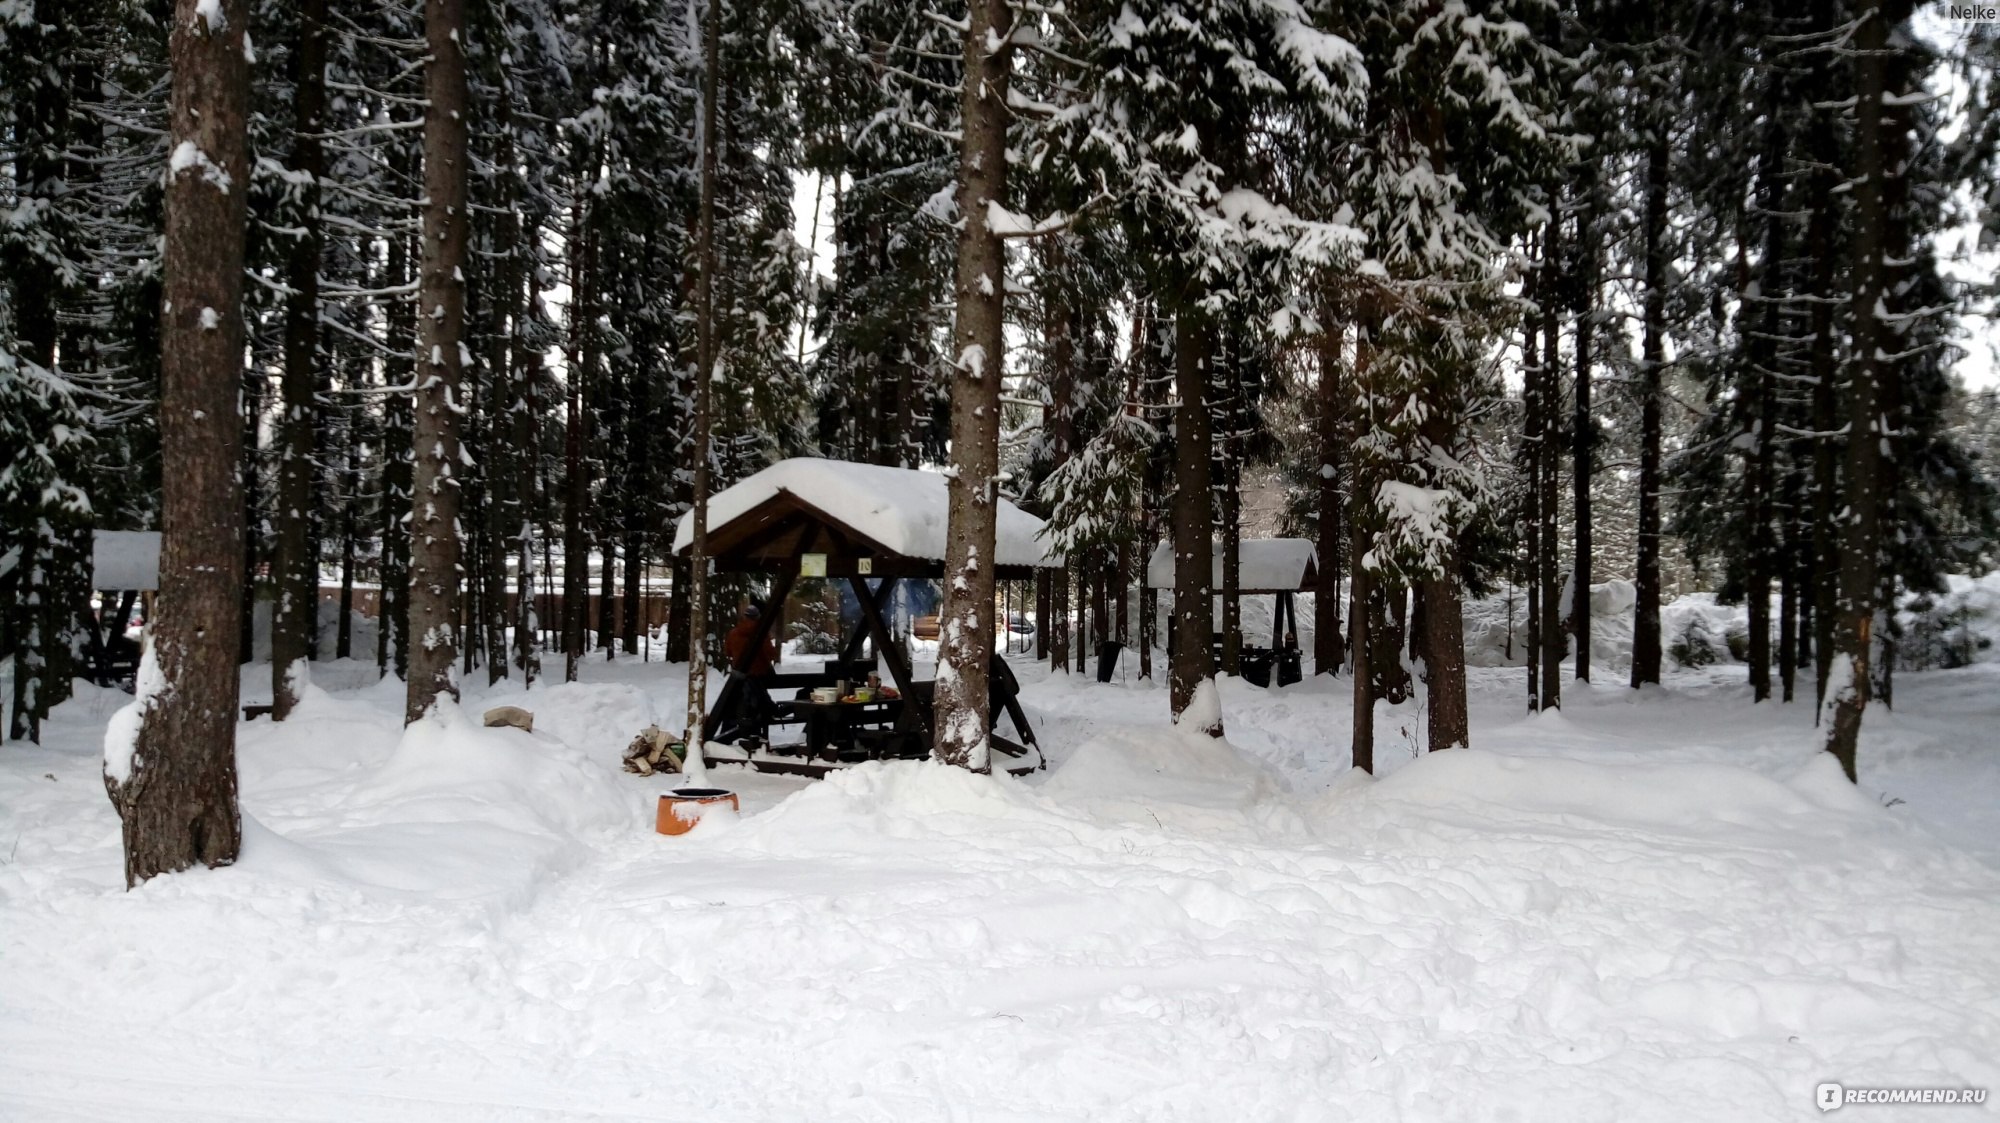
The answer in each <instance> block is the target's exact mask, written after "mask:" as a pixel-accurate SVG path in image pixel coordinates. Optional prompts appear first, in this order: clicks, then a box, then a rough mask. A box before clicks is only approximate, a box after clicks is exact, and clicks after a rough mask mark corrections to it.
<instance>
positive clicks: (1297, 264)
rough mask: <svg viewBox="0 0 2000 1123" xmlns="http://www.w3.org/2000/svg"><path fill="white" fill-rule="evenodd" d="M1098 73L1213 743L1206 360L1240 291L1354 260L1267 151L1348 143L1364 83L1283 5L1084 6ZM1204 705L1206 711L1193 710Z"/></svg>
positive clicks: (1185, 714) (1190, 651)
mask: <svg viewBox="0 0 2000 1123" xmlns="http://www.w3.org/2000/svg"><path fill="white" fill-rule="evenodd" d="M1086 18H1087V19H1089V20H1091V21H1093V22H1092V23H1091V24H1090V26H1091V35H1092V36H1093V38H1094V39H1095V40H1096V43H1097V46H1096V49H1095V50H1094V52H1093V55H1092V61H1093V62H1094V63H1095V64H1096V66H1097V67H1098V70H1099V73H1100V77H1099V80H1098V82H1097V83H1096V87H1095V89H1094V90H1093V92H1092V100H1091V104H1090V111H1089V113H1088V114H1087V115H1080V121H1081V131H1082V132H1083V136H1084V139H1083V140H1082V141H1081V145H1082V147H1083V148H1084V150H1085V151H1086V152H1088V153H1089V154H1090V156H1091V157H1092V158H1093V159H1095V160H1097V161H1101V166H1102V167H1103V169H1104V176H1105V179H1106V180H1107V181H1108V182H1114V183H1117V184H1119V185H1120V188H1121V198H1120V204H1119V210H1120V212H1121V217H1122V218H1123V220H1124V224H1125V228H1126V233H1127V239H1128V241H1129V243H1130V244H1131V247H1132V251H1133V253H1134V255H1135V257H1136V258H1137V259H1138V261H1139V263H1140V264H1141V267H1142V269H1143V271H1144V275H1145V281H1146V285H1147V288H1148V290H1149V291H1150V292H1151V293H1152V294H1153V295H1154V297H1155V299H1156V300H1157V301H1158V302H1159V304H1160V306H1161V308H1162V309H1163V311H1164V312H1165V314H1167V315H1169V316H1171V317H1172V319H1173V325H1174V326H1173V332H1172V337H1173V352H1174V363H1175V381H1176V384H1177V386H1178V389H1179V393H1180V401H1179V406H1178V408H1177V409H1176V411H1175V418H1174V427H1173V433H1174V442H1175V448H1176V458H1175V465H1176V474H1175V480H1174V483H1175V499H1174V518H1173V542H1174V555H1175V575H1174V619H1175V629H1174V636H1173V642H1172V654H1171V662H1170V671H1171V686H1172V690H1171V692H1170V697H1171V706H1172V711H1173V714H1174V716H1175V719H1176V720H1177V721H1181V722H1183V723H1187V724H1189V725H1190V726H1191V727H1192V728H1195V729H1199V730H1203V731H1205V732H1208V733H1211V734H1214V735H1220V734H1221V732H1222V715H1221V708H1220V706H1219V704H1217V702H1216V701H1215V696H1214V694H1213V691H1214V686H1213V684H1212V682H1211V680H1210V676H1211V674H1212V668H1211V666H1210V655H1209V632H1210V611H1211V605H1210V578H1211V574H1210V564H1211V563H1210V533H1211V525H1210V524H1211V521H1212V519H1211V497H1210V480H1209V456H1210V434H1209V416H1208V414H1209V409H1208V405H1207V403H1206V397H1207V383H1208V381H1209V378H1210V364H1209V356H1210V355H1212V354H1213V353H1214V350H1215V341H1216V338H1217V333H1218V326H1219V325H1218V324H1217V322H1216V317H1217V314H1218V313H1219V312H1220V310H1221V309H1223V308H1225V307H1227V306H1228V305H1229V304H1230V303H1231V302H1232V299H1233V297H1234V295H1235V293H1236V292H1237V290H1239V289H1245V288H1255V287H1257V286H1260V285H1263V286H1273V287H1274V288H1282V286H1281V285H1279V284H1278V282H1279V280H1280V278H1284V277H1287V276H1294V275H1297V274H1298V273H1299V271H1301V270H1306V269H1334V270H1339V269H1342V268H1344V267H1345V266H1347V265H1349V264H1351V262H1352V260H1353V258H1354V256H1355V251H1356V248H1357V244H1358V242H1359V240H1360V238H1359V235H1358V233H1357V232H1356V231H1354V230H1353V229H1351V228H1350V227H1348V226H1345V225H1343V224H1341V223H1339V222H1335V221H1331V219H1333V217H1334V216H1335V209H1334V200H1332V199H1331V198H1330V196H1329V195H1328V194H1327V193H1326V192H1325V191H1324V190H1315V189H1314V187H1315V185H1314V184H1313V182H1312V181H1310V180H1305V179H1300V178H1294V179H1281V178H1280V177H1278V176H1276V175H1275V174H1274V172H1275V168H1274V164H1275V160H1274V159H1273V156H1274V154H1275V153H1277V152H1279V151H1281V150H1282V149H1284V148H1285V147H1287V146H1296V145H1300V144H1302V143H1303V141H1302V138H1304V137H1309V136H1314V135H1327V136H1332V135H1342V136H1344V135H1350V134H1351V133H1352V132H1353V131H1354V130H1355V129H1356V128H1357V127H1358V126H1359V124H1360V120H1359V118H1360V111H1361V106H1362V94H1363V90H1364V88H1365V86H1366V75H1365V73H1364V70H1363V65H1362V59H1361V56H1360V53H1359V52H1358V51H1356V50H1355V48H1354V46H1353V45H1352V44H1351V43H1349V42H1348V41H1347V40H1346V39H1343V38H1341V37H1340V36H1339V35H1337V34H1334V33H1332V32H1330V31H1327V30H1325V29H1324V28H1322V27H1320V26H1316V23H1315V17H1314V15H1313V13H1312V12H1310V11H1309V10H1308V9H1307V8H1305V7H1303V6H1301V5H1299V4H1297V3H1294V2H1291V0H1210V2H1204V3H1198V4H1195V5H1192V6H1189V5H1186V4H1181V3H1139V4H1127V5H1122V6H1109V5H1107V6H1104V7H1093V8H1092V9H1090V11H1089V12H1088V13H1087V15H1086ZM1198 699H1199V700H1198Z"/></svg>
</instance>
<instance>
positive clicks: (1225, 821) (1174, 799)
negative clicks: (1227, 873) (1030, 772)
mask: <svg viewBox="0 0 2000 1123" xmlns="http://www.w3.org/2000/svg"><path fill="white" fill-rule="evenodd" d="M1039 791H1040V792H1041V794H1042V795H1044V796H1046V797H1047V798H1049V799H1050V800H1052V801H1054V802H1055V803H1057V804H1059V805H1060V806H1062V807H1064V808H1066V809H1069V810H1072V811H1075V812H1077V813H1078V814H1080V815H1082V816H1084V817H1086V818H1089V819H1093V820H1097V821H1100V822H1116V823H1126V824H1131V825H1137V826H1147V825H1151V826H1155V827H1158V828H1160V829H1165V830H1174V831H1185V832H1188V833H1201V832H1204V831H1228V830H1230V829H1232V828H1235V829H1241V828H1244V827H1255V826H1257V825H1260V824H1261V825H1265V826H1275V827H1276V828H1277V829H1279V830H1282V831H1286V832H1293V831H1296V830H1297V829H1298V820H1297V817H1296V815H1294V814H1293V813H1292V812H1291V810H1290V809H1289V808H1288V807H1287V806H1285V805H1284V804H1283V803H1282V802H1281V801H1280V798H1279V797H1280V795H1281V790H1280V785H1279V783H1278V781H1277V779H1276V778H1275V777H1274V776H1273V774H1272V773H1271V772H1270V771H1269V770H1268V769H1266V768H1265V767H1264V766H1263V765H1261V764H1259V763H1257V762H1256V761H1254V760H1252V759H1251V758H1249V757H1248V756H1245V755H1244V754H1243V753H1242V752H1241V751H1239V750H1238V749H1237V748H1236V746H1234V745H1232V744H1230V743H1229V742H1228V741H1226V740H1223V739H1220V738H1215V737H1209V736H1206V735H1203V734H1195V735H1192V736H1190V735H1186V734H1180V733H1144V732H1140V731H1135V730H1114V731H1112V732H1108V733H1105V734H1104V735H1102V736H1099V737H1096V738H1093V739H1092V740H1090V741H1087V742H1085V743H1084V744H1083V745H1081V746H1079V747H1078V748H1077V749H1076V751H1075V752H1073V753H1071V754H1070V756H1069V758H1068V759H1067V760H1065V761H1064V762H1063V763H1062V765H1061V766H1060V767H1059V768H1057V769H1056V772H1055V774H1054V775H1052V776H1050V777H1049V778H1048V780H1047V781H1045V782H1044V783H1042V785H1041V786H1040V788H1039Z"/></svg>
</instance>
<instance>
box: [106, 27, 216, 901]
mask: <svg viewBox="0 0 2000 1123" xmlns="http://www.w3.org/2000/svg"><path fill="white" fill-rule="evenodd" d="M249 9H250V5H249V3H248V0H221V2H220V4H219V5H213V6H210V7H209V8H208V9H207V10H206V11H204V10H203V5H201V4H200V3H198V2H197V0H178V2H177V3H176V4H175V6H174V12H173V25H172V28H171V29H170V31H169V35H168V51H169V53H170V55H171V58H172V64H173V74H174V79H173V92H172V94H171V101H170V103H169V110H168V127H169V130H170V132H169V143H170V145H171V150H172V156H171V158H170V163H169V171H168V175H167V192H166V232H167V233H166V255H165V261H164V278H163V286H162V287H163V300H162V303H161V313H160V329H161V330H160V351H161V355H160V360H161V361H160V456H161V474H162V480H161V483H162V500H163V510H162V515H163V518H162V524H163V530H164V535H163V539H162V543H161V557H160V591H159V596H158V598H157V602H156V604H157V611H156V613H155V615H154V618H153V623H152V627H153V636H152V648H151V650H150V651H149V652H148V653H147V655H146V662H147V663H148V664H150V666H149V667H148V668H145V669H142V671H141V683H140V697H139V698H138V699H136V700H135V701H134V702H133V703H132V705H133V706H135V707H137V708H138V711H139V715H138V716H139V728H138V732H137V735H136V738H135V742H134V744H133V745H132V746H131V753H130V756H129V767H126V768H125V769H124V770H123V774H122V775H120V774H118V772H119V770H118V768H117V766H118V765H119V764H122V763H128V762H126V761H121V760H119V759H118V758H119V755H120V754H119V748H120V747H119V746H116V745H111V744H107V746H106V747H107V750H108V751H107V754H106V771H105V787H106V789H107V790H108V792H109V793H110V796H111V803H112V805H113V806H114V807H116V808H117V810H118V817H119V819H120V820H122V821H123V826H124V842H125V884H126V885H127V886H128V887H129V886H132V885H137V884H138V883H139V882H141V881H144V880H146V879H147V878H150V877H153V876H155V875H156V874H162V873H172V872H174V871H177V870H183V869H187V868H188V867H190V866H192V865H194V864H195V863H197V862H200V863H202V864H205V865H209V866H220V865H227V864H229V863H231V862H233V861H235V860H236V855H237V852H238V850H239V849H240V847H241V845H242V835H243V824H242V818H241V815H240V813H239V812H238V810H237V803H236V705H237V701H238V685H239V682H240V679H239V678H238V675H237V669H236V668H237V662H236V657H237V646H238V632H237V629H238V624H239V621H240V614H241V612H242V603H243V602H242V595H241V594H242V582H243V574H242V570H241V568H240V566H239V563H240V562H241V560H242V549H243V522H242V519H243V506H242V494H241V491H240V489H241V486H242V482H241V477H240V475H239V474H238V468H239V462H240V457H241V451H242V439H243V423H242V413H241V405H240V392H241V386H242V381H243V316H242V296H243V242H244V226H245V223H244V217H245V214H244V212H245V205H244V204H245V200H246V198H247V196H248V195H249V186H250V159H249V143H248V139H247V133H246V130H247V125H248V119H249V108H250V64H249V62H248V61H247V59H246V58H245V55H244V42H245V38H244V37H245V34H246V32H247V31H248V26H247V25H248V22H249V15H250V12H249ZM117 729H118V725H117V723H114V724H113V733H112V734H110V736H117V735H118V734H117Z"/></svg>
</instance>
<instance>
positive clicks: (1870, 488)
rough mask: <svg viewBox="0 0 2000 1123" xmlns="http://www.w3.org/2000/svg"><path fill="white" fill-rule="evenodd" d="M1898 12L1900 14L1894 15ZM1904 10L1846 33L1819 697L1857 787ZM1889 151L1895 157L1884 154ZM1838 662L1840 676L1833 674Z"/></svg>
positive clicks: (1876, 580)
mask: <svg viewBox="0 0 2000 1123" xmlns="http://www.w3.org/2000/svg"><path fill="white" fill-rule="evenodd" d="M1897 7H1898V8H1899V9H1902V6H1901V5H1898V6H1897ZM1907 15H1908V12H1907V10H1906V9H1902V10H1898V11H1895V12H1891V11H1890V10H1889V5H1886V4H1884V3H1882V0H1871V2H1869V3H1866V4H1864V5H1863V7H1862V10H1861V23H1860V26H1859V28H1857V29H1856V31H1855V33H1854V51H1855V53H1854V86H1855V128H1854V167H1855V173H1856V175H1855V177H1854V212H1853V231H1854V242H1853V247H1854V262H1853V266H1852V268H1853V271H1854V304H1853V308H1852V311H1851V312H1850V314H1849V320H1850V323H1851V325H1852V331H1853V333H1854V357H1853V359H1852V360H1851V362H1850V363H1849V375H1848V384H1847V423H1848V425H1849V426H1850V427H1851V432H1850V434H1849V437H1848V441H1847V465H1846V466H1847V526H1846V527H1845V529H1844V532H1843V533H1842V534H1841V535H1840V550H1841V556H1840V612H1839V619H1838V620H1837V621H1836V622H1835V625H1834V642H1835V644H1836V645H1837V647H1838V649H1839V653H1838V655H1836V657H1835V659H1836V666H1835V667H1834V669H1833V672H1832V678H1831V681H1830V683H1829V686H1828V689H1827V692H1826V703H1825V704H1826V706H1827V707H1828V708H1829V709H1830V710H1831V718H1830V720H1827V721H1825V723H1824V724H1825V727H1826V728H1825V738H1826V740H1825V745H1826V750H1827V751H1828V752H1830V753H1832V754H1833V756H1834V759H1836V760H1838V761H1839V762H1840V768H1841V771H1843V772H1845V773H1847V778H1848V779H1849V780H1855V779H1857V772H1856V765H1857V758H1858V755H1859V742H1860V740H1861V715H1862V712H1863V711H1864V710H1866V709H1867V707H1868V696H1869V691H1870V688H1871V686H1872V684H1871V682H1870V680H1869V655H1870V647H1871V645H1872V642H1873V636H1872V634H1871V633H1872V631H1873V627H1874V622H1875V609H1876V604H1877V600H1878V598H1879V596H1880V575H1879V573H1878V572H1877V570H1878V561H1879V559H1878V557H1877V554H1878V551H1879V550H1880V549H1881V510H1880V506H1879V504H1880V496H1879V494H1878V492H1877V487H1876V484H1877V478H1876V477H1877V475H1878V472H1879V470H1880V466H1881V465H1880V457H1881V447H1882V442H1883V441H1884V440H1885V439H1886V438H1887V434H1886V433H1884V432H1883V431H1882V429H1881V425H1880V421H1879V419H1878V418H1877V400H1878V395H1879V391H1880V386H1879V382H1880V380H1882V379H1883V378H1884V377H1885V375H1887V374H1888V373H1889V372H1888V370H1886V369H1885V360H1884V358H1883V355H1884V353H1885V351H1894V350H1896V349H1897V344H1896V343H1895V341H1894V340H1892V339H1890V338H1889V330H1888V325H1887V324H1886V323H1884V321H1883V315H1884V314H1885V313H1883V312H1881V311H1880V309H1881V308H1882V307H1883V306H1885V305H1886V302H1887V297H1888V280H1889V267H1888V264H1887V262H1886V261H1885V260H1884V258H1885V256H1886V255H1887V254H1888V252H1889V251H1890V249H1891V247H1890V246H1889V244H1888V243H1889V222H1890V216H1889V208H1888V199H1887V193H1886V189H1887V185H1886V183H1885V182H1884V181H1885V180H1886V179H1887V178H1888V177H1889V176H1890V175H1891V174H1893V173H1894V171H1895V170H1896V169H1895V165H1896V163H1897V161H1898V156H1899V155H1900V152H1899V149H1900V148H1901V142H1900V141H1898V140H1894V139H1893V125H1894V123H1895V122H1896V121H1897V120H1898V117H1897V115H1896V114H1895V113H1894V112H1893V111H1892V110H1891V109H1890V108H1889V107H1888V106H1887V105H1885V104H1884V102H1883V95H1884V94H1885V93H1888V92H1889V90H1888V75H1889V60H1888V58H1887V54H1888V41H1889V30H1890V28H1891V26H1893V25H1895V24H1899V23H1900V22H1901V21H1902V20H1903V19H1904V18H1905V17H1907ZM1892 145H1893V147H1892ZM1843 660H1844V661H1845V663H1846V666H1845V668H1844V673H1843V668H1842V667H1840V666H1839V665H1838V663H1839V662H1840V661H1843Z"/></svg>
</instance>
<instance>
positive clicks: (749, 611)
mask: <svg viewBox="0 0 2000 1123" xmlns="http://www.w3.org/2000/svg"><path fill="white" fill-rule="evenodd" d="M762 615H764V610H763V609H761V608H758V607H757V606H756V605H754V604H748V605H744V606H743V618H744V619H745V620H755V619H757V618H758V617H759V616H762Z"/></svg>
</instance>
